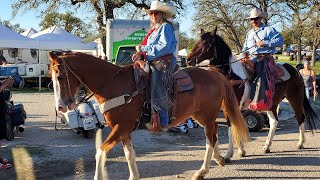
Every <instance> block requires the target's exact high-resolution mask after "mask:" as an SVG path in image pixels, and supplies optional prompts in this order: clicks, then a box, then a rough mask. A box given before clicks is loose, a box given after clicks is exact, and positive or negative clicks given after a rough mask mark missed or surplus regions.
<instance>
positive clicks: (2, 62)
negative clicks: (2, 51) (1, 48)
mask: <svg viewBox="0 0 320 180" xmlns="http://www.w3.org/2000/svg"><path fill="white" fill-rule="evenodd" d="M7 64H8V61H7V60H6V58H5V57H4V56H3V55H0V65H7Z"/></svg>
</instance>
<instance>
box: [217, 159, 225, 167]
mask: <svg viewBox="0 0 320 180" xmlns="http://www.w3.org/2000/svg"><path fill="white" fill-rule="evenodd" d="M217 164H218V165H219V166H224V165H225V161H224V158H221V160H219V161H217Z"/></svg>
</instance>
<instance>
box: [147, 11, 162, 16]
mask: <svg viewBox="0 0 320 180" xmlns="http://www.w3.org/2000/svg"><path fill="white" fill-rule="evenodd" d="M160 13H161V12H160V11H152V12H149V15H150V16H151V15H154V16H156V15H158V14H160Z"/></svg>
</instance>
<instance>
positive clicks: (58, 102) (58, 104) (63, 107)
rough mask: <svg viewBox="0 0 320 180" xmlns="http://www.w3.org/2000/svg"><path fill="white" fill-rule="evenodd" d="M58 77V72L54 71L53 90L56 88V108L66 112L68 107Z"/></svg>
mask: <svg viewBox="0 0 320 180" xmlns="http://www.w3.org/2000/svg"><path fill="white" fill-rule="evenodd" d="M57 79H58V77H57V74H56V72H55V71H52V83H53V90H54V99H55V102H56V110H57V111H61V112H63V113H65V112H67V110H68V108H67V105H66V104H65V103H64V102H63V100H62V98H61V89H60V83H59V81H58V80H57Z"/></svg>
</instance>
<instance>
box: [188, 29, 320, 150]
mask: <svg viewBox="0 0 320 180" xmlns="http://www.w3.org/2000/svg"><path fill="white" fill-rule="evenodd" d="M206 60H207V61H209V66H210V67H212V68H215V69H218V71H220V72H222V73H223V74H224V75H225V76H227V77H228V78H229V79H230V81H239V80H240V81H241V82H242V81H244V79H245V78H246V77H245V78H243V77H241V76H242V75H241V74H243V73H246V72H241V71H244V68H242V65H241V63H240V62H239V60H237V59H236V57H235V56H234V55H233V54H232V52H231V49H230V47H229V46H228V45H227V44H226V43H225V42H224V41H223V39H222V38H221V37H219V36H218V35H217V34H216V30H215V31H214V32H206V33H202V35H201V39H200V40H199V42H198V43H197V44H196V45H195V47H194V48H193V49H192V51H191V52H190V54H189V56H188V57H187V63H189V65H193V66H195V65H197V64H201V63H202V62H203V61H206ZM283 67H284V68H285V69H286V70H287V71H288V73H289V74H290V79H288V80H287V81H284V82H281V83H278V84H276V88H275V94H274V97H273V106H272V108H271V111H267V115H268V118H269V121H270V130H269V134H268V138H267V140H266V143H265V145H264V147H263V150H264V153H268V152H270V146H271V143H272V138H273V136H274V133H275V130H276V127H277V124H278V117H277V111H276V109H277V106H278V104H279V103H280V102H281V101H282V100H283V99H284V98H287V99H288V100H289V102H290V104H291V106H292V108H293V109H294V112H295V117H296V119H297V121H298V124H299V131H300V137H299V142H298V148H299V149H302V148H304V146H303V144H304V142H305V135H304V133H305V124H304V122H305V120H306V122H307V125H308V127H309V128H310V130H311V131H312V130H314V129H315V128H316V123H319V118H318V117H317V115H316V113H315V112H314V110H313V109H312V107H311V106H310V103H309V101H308V99H307V98H306V95H305V88H304V83H303V80H302V78H301V76H300V74H299V72H297V71H296V69H295V68H294V67H292V66H291V65H289V64H286V63H285V64H283ZM244 82H246V81H244ZM246 83H247V82H246ZM243 87H244V86H241V85H240V86H239V84H235V85H234V90H235V93H236V96H237V97H238V101H239V102H240V107H242V104H241V103H242V102H241V101H240V99H241V97H242V95H243V94H244V91H243ZM247 96H248V95H247ZM239 97H240V98H239ZM244 99H245V100H246V98H244ZM242 100H243V98H242ZM312 132H313V131H312ZM229 147H232V142H230V141H229ZM228 152H233V149H228Z"/></svg>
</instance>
